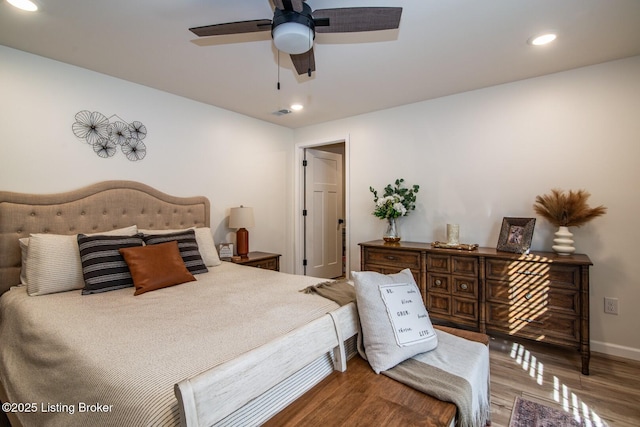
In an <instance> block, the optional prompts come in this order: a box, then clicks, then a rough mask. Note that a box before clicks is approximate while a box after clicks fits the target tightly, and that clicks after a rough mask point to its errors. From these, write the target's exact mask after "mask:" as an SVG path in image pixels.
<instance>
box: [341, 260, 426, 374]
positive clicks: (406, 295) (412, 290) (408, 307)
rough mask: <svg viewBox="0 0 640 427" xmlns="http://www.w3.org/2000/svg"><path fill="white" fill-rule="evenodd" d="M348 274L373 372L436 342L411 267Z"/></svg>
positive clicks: (378, 371)
mask: <svg viewBox="0 0 640 427" xmlns="http://www.w3.org/2000/svg"><path fill="white" fill-rule="evenodd" d="M351 274H352V277H353V280H354V285H355V288H356V299H357V302H358V314H359V315H360V323H361V324H362V341H363V344H364V351H365V354H366V358H367V360H368V361H369V364H370V365H371V368H373V370H374V371H375V372H376V373H377V374H379V373H380V372H381V371H386V370H387V369H391V368H393V367H394V366H396V365H397V364H398V363H400V362H403V361H405V360H407V359H409V358H411V357H413V356H415V355H416V354H420V353H424V352H427V351H431V350H433V349H435V348H436V347H437V346H438V336H437V335H436V333H435V331H434V329H433V325H432V324H431V320H430V319H429V314H428V313H427V310H426V308H425V306H424V303H423V301H422V296H421V294H420V291H419V289H418V286H417V285H416V282H415V279H414V278H413V274H411V270H409V269H405V270H402V271H401V272H399V273H396V274H388V275H385V274H380V273H377V272H374V271H354V272H352V273H351Z"/></svg>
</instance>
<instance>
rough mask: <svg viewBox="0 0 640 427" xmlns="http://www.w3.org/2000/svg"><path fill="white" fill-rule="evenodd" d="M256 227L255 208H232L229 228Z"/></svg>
mask: <svg viewBox="0 0 640 427" xmlns="http://www.w3.org/2000/svg"><path fill="white" fill-rule="evenodd" d="M254 225H255V221H254V219H253V208H249V207H244V206H240V207H239V208H231V212H230V213H229V228H247V227H253V226H254Z"/></svg>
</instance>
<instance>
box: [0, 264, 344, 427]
mask: <svg viewBox="0 0 640 427" xmlns="http://www.w3.org/2000/svg"><path fill="white" fill-rule="evenodd" d="M196 278H197V279H198V280H197V281H196V282H190V283H185V284H182V285H179V286H174V287H170V288H166V289H161V290H158V291H154V292H149V293H146V294H142V295H139V296H135V297H134V296H133V288H127V289H121V290H117V291H112V292H106V293H101V294H95V295H85V296H83V295H81V294H80V291H71V292H65V293H60V294H51V295H42V296H37V297H29V296H27V294H26V291H25V288H12V289H11V290H10V291H9V292H7V293H5V294H4V295H3V296H2V298H0V313H1V315H2V317H1V318H0V343H1V344H0V380H1V381H2V384H3V385H4V387H5V390H6V391H7V394H8V397H9V400H10V401H11V402H20V403H34V404H35V405H33V406H31V407H32V408H35V412H33V413H21V414H16V415H18V418H19V419H20V421H21V422H22V424H23V425H25V426H29V425H38V426H40V425H45V424H46V425H51V426H71V425H100V424H102V425H136V426H141V425H163V426H164V425H174V424H178V422H179V413H178V403H177V400H176V398H175V396H174V391H173V386H174V384H176V383H177V382H179V381H181V380H183V379H185V378H187V377H190V376H193V375H195V374H198V373H200V372H203V371H205V370H207V369H209V368H211V367H213V366H216V365H218V364H220V363H223V362H225V361H228V360H230V359H232V358H234V357H236V356H238V355H240V354H242V353H245V352H247V351H249V350H251V349H253V348H256V347H258V346H261V345H263V344H265V343H267V342H269V341H271V340H272V339H274V338H275V337H277V336H279V335H281V334H284V333H286V332H289V331H291V330H293V329H295V328H297V327H299V326H302V325H305V324H307V323H309V322H311V321H312V320H314V319H316V318H319V317H321V316H322V315H324V314H325V313H327V312H329V311H332V310H334V309H336V308H338V305H337V304H335V303H333V302H331V301H329V300H327V299H324V298H322V297H319V296H317V295H310V294H305V293H302V292H299V290H301V289H303V288H305V287H307V286H309V285H313V284H315V283H319V282H321V281H323V280H324V279H317V278H310V277H304V276H295V275H289V274H284V273H278V272H273V271H265V270H261V269H257V268H252V267H243V266H238V265H235V264H231V263H226V262H225V263H222V265H221V266H218V267H214V268H210V272H209V273H206V274H201V275H197V276H196ZM258 319H259V320H258ZM257 320H258V321H257ZM96 404H100V405H101V406H94V407H89V408H87V407H86V406H84V407H83V405H96ZM82 409H85V411H84V412H81V410H82ZM86 409H100V410H102V411H106V412H88V411H86ZM56 411H59V412H56ZM71 411H73V414H71V413H70V412H71Z"/></svg>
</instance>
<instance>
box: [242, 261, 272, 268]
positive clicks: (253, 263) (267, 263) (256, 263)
mask: <svg viewBox="0 0 640 427" xmlns="http://www.w3.org/2000/svg"><path fill="white" fill-rule="evenodd" d="M244 265H248V266H250V267H257V268H264V269H265V270H277V269H278V262H277V261H276V260H275V259H265V260H262V261H251V262H247V263H246V264H244Z"/></svg>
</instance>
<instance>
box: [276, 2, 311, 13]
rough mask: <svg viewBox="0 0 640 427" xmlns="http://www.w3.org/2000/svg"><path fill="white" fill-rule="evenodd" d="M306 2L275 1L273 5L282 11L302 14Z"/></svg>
mask: <svg viewBox="0 0 640 427" xmlns="http://www.w3.org/2000/svg"><path fill="white" fill-rule="evenodd" d="M303 1H304V0H273V5H274V6H275V7H277V8H278V9H280V10H293V11H294V12H298V13H300V12H302V9H303V7H304V6H302V3H303Z"/></svg>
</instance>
